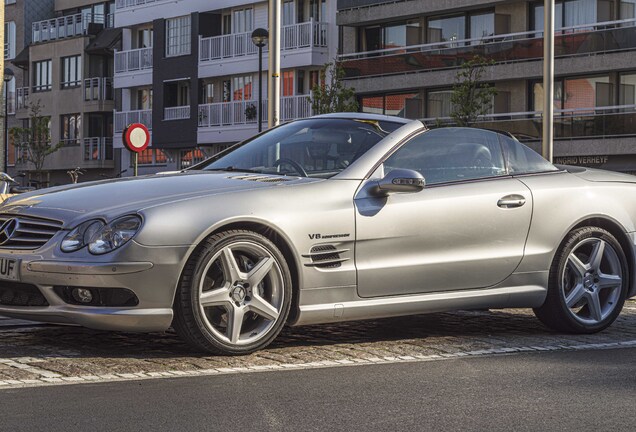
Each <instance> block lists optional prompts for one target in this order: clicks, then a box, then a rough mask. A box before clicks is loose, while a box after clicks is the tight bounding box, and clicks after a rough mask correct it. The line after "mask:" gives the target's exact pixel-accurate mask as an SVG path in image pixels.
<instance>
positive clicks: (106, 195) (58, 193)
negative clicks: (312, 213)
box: [0, 171, 316, 226]
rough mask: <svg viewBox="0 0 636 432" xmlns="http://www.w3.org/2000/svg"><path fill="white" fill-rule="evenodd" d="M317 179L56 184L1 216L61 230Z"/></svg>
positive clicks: (199, 174) (182, 177)
mask: <svg viewBox="0 0 636 432" xmlns="http://www.w3.org/2000/svg"><path fill="white" fill-rule="evenodd" d="M313 181H316V179H307V178H297V177H284V176H277V175H260V174H244V173H238V172H205V171H190V172H185V173H177V174H168V175H149V176H142V177H131V178H124V179H116V180H103V181H97V182H88V183H79V184H75V185H67V186H59V187H53V188H48V189H42V190H39V191H34V192H29V193H25V194H21V195H18V196H15V197H13V198H11V199H9V200H7V201H6V202H5V203H4V204H3V205H1V206H0V213H11V214H16V215H18V214H26V215H30V216H36V217H45V218H49V219H57V220H60V221H63V222H65V226H68V225H69V224H74V223H76V222H77V221H79V220H80V219H86V218H91V217H104V218H107V219H108V218H112V217H117V216H121V215H123V214H126V213H132V212H136V211H140V210H143V209H144V208H148V207H153V206H157V205H161V204H167V203H171V202H174V201H178V200H186V199H189V198H195V197H200V196H205V195H216V194H223V193H236V192H241V191H247V190H254V189H265V188H276V187H281V186H288V185H292V184H298V183H307V182H313Z"/></svg>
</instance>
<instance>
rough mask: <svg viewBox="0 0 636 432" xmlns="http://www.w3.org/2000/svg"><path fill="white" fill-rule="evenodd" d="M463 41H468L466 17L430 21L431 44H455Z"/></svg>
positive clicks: (429, 35)
mask: <svg viewBox="0 0 636 432" xmlns="http://www.w3.org/2000/svg"><path fill="white" fill-rule="evenodd" d="M463 39H466V17H465V16H464V15H461V16H455V17H445V18H433V19H429V21H428V42H429V43H435V42H453V41H458V40H463Z"/></svg>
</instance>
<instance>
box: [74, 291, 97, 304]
mask: <svg viewBox="0 0 636 432" xmlns="http://www.w3.org/2000/svg"><path fill="white" fill-rule="evenodd" d="M73 298H74V299H75V300H76V301H78V302H80V303H90V302H92V301H93V293H91V291H90V290H87V289H86V288H75V289H74V290H73Z"/></svg>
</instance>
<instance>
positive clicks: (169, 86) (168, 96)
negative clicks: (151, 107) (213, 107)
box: [164, 80, 190, 108]
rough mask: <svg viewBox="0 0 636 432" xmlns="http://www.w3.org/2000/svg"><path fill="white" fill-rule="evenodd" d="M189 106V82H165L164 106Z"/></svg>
mask: <svg viewBox="0 0 636 432" xmlns="http://www.w3.org/2000/svg"><path fill="white" fill-rule="evenodd" d="M189 105H190V81H186V80H183V81H172V82H167V83H166V85H165V91H164V106H165V107H166V108H168V107H183V106H189Z"/></svg>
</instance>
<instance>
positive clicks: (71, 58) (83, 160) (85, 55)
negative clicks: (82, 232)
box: [5, 0, 121, 187]
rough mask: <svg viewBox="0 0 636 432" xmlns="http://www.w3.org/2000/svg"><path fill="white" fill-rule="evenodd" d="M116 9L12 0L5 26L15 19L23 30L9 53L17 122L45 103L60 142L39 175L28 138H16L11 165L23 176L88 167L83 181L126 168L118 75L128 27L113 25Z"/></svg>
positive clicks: (69, 1) (39, 181) (91, 0)
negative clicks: (117, 138) (118, 146)
mask: <svg viewBox="0 0 636 432" xmlns="http://www.w3.org/2000/svg"><path fill="white" fill-rule="evenodd" d="M111 10H114V3H110V2H104V1H96V0H55V1H52V0H51V1H49V0H42V1H37V2H32V1H28V0H16V1H14V2H13V4H11V5H8V4H7V5H6V12H7V17H6V20H5V31H7V25H10V26H11V27H10V28H9V29H8V32H9V34H10V35H11V36H12V37H13V36H14V35H13V33H12V32H13V31H15V49H13V48H11V49H10V50H9V51H10V52H11V55H10V56H9V57H10V58H9V59H8V63H9V66H10V67H11V68H12V69H13V70H14V73H15V84H14V85H13V86H12V87H10V88H9V95H10V96H9V100H10V101H11V102H10V103H11V104H13V110H12V112H13V113H14V114H13V116H12V118H11V119H10V127H19V128H30V127H32V125H33V124H34V117H35V112H36V111H37V112H38V114H37V116H38V117H41V118H45V119H47V120H48V125H49V126H48V129H49V137H50V144H51V147H57V148H58V150H57V151H55V152H53V153H52V154H50V155H48V156H47V157H46V159H45V162H44V165H43V167H42V169H43V171H44V174H43V175H34V170H35V168H36V167H35V166H34V164H33V163H32V161H30V160H29V159H31V160H32V159H33V157H28V143H26V142H19V141H20V139H19V138H11V139H10V141H9V161H10V165H11V166H12V168H11V169H10V170H9V172H10V173H11V174H12V175H14V176H22V177H23V183H24V184H30V185H32V186H36V187H42V186H49V185H55V184H66V183H69V182H70V181H71V178H70V176H69V174H68V173H67V171H69V170H73V169H76V168H79V169H81V171H82V174H81V175H80V181H87V180H96V179H101V178H105V177H114V176H116V175H117V174H118V173H119V171H120V170H119V155H118V154H117V152H116V151H114V150H113V144H112V136H113V110H114V108H115V103H114V99H115V97H114V96H115V95H114V90H113V86H112V80H113V78H112V77H113V52H114V50H115V48H117V47H118V46H119V45H118V44H119V43H120V40H121V37H120V33H121V32H120V31H118V30H116V29H113V28H112V27H113V26H112V14H111ZM12 23H15V24H12ZM13 29H15V30H13ZM12 41H13V39H12ZM6 53H7V49H6V47H5V57H6Z"/></svg>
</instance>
